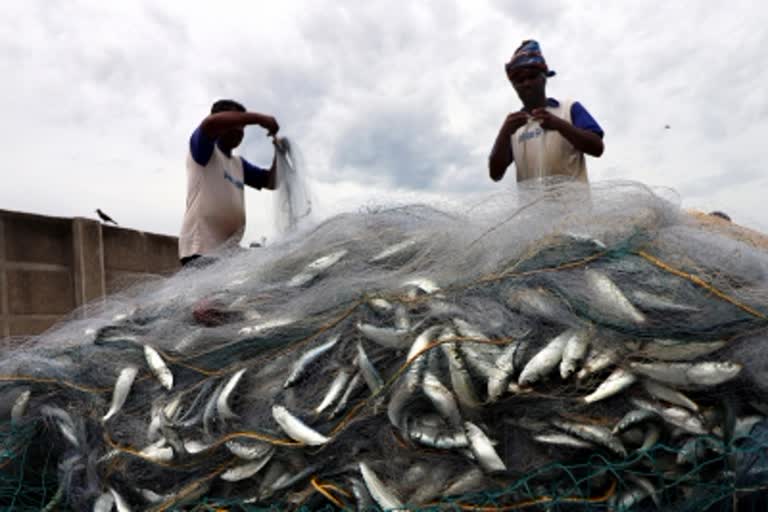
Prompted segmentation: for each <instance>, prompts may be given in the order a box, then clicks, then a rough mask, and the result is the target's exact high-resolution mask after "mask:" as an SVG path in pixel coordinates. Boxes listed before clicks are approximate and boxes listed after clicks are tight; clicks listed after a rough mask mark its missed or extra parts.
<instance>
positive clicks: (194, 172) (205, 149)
mask: <svg viewBox="0 0 768 512" xmlns="http://www.w3.org/2000/svg"><path fill="white" fill-rule="evenodd" d="M247 125H259V126H261V127H262V128H264V129H265V130H267V135H268V136H271V137H275V135H276V134H277V131H278V130H279V129H280V126H279V125H278V124H277V121H276V120H275V118H274V117H272V116H269V115H265V114H259V113H256V112H248V111H246V109H245V107H243V106H242V105H241V104H240V103H238V102H236V101H233V100H229V99H225V100H218V101H216V102H215V103H214V104H213V106H212V107H211V114H210V115H209V116H208V117H206V118H205V119H203V122H202V123H200V126H198V127H197V129H196V130H195V131H194V132H193V133H192V137H191V138H190V141H189V154H188V155H187V209H186V212H185V213H184V223H183V225H182V228H181V236H180V237H179V258H180V261H181V264H182V265H186V264H188V263H190V262H192V261H194V262H195V265H197V266H202V265H205V264H207V263H210V262H212V261H214V260H213V258H211V257H210V256H208V255H210V254H211V253H212V252H214V251H216V250H217V249H219V248H221V247H222V246H224V245H225V244H228V243H232V244H237V243H239V242H240V240H241V238H242V236H243V232H244V228H245V197H244V190H243V189H244V186H245V185H248V186H249V187H253V188H255V189H258V190H261V189H264V188H265V189H267V190H275V188H276V172H275V162H276V159H274V158H273V160H272V165H271V167H270V168H269V169H268V170H267V169H262V168H260V167H257V166H255V165H253V164H251V163H250V162H248V160H246V159H245V158H243V157H241V156H236V155H233V154H232V150H233V149H235V148H236V147H238V146H239V145H240V142H242V140H243V135H244V128H245V126H247ZM273 142H274V143H275V145H276V147H277V144H278V143H277V142H276V141H275V140H274V139H273Z"/></svg>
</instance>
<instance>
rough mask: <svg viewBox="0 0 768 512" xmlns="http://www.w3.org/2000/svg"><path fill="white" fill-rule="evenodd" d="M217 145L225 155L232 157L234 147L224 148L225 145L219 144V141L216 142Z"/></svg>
mask: <svg viewBox="0 0 768 512" xmlns="http://www.w3.org/2000/svg"><path fill="white" fill-rule="evenodd" d="M216 147H217V148H219V151H221V152H222V153H224V156H226V157H227V158H232V149H231V148H223V147H221V145H219V143H218V142H217V143H216Z"/></svg>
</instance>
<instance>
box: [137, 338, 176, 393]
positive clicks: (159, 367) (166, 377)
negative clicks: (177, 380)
mask: <svg viewBox="0 0 768 512" xmlns="http://www.w3.org/2000/svg"><path fill="white" fill-rule="evenodd" d="M144 358H145V359H146V360H147V365H148V366H149V369H150V370H152V373H153V374H154V375H155V377H157V380H158V381H160V384H161V385H162V386H163V387H164V388H165V389H167V390H170V389H171V388H172V387H173V373H171V370H170V368H168V366H167V365H166V364H165V361H163V358H162V356H161V355H160V353H159V352H158V351H157V350H155V349H154V348H153V347H150V346H149V345H144Z"/></svg>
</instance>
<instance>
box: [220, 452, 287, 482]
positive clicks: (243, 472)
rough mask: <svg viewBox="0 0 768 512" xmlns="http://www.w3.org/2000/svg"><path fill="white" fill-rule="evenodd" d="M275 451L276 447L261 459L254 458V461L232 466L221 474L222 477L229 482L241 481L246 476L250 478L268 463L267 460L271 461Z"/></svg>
mask: <svg viewBox="0 0 768 512" xmlns="http://www.w3.org/2000/svg"><path fill="white" fill-rule="evenodd" d="M274 453H275V450H274V448H272V449H271V450H269V451H268V452H267V453H265V454H264V455H263V456H262V457H261V458H260V459H257V460H254V461H252V462H248V463H247V464H241V465H239V466H235V467H233V468H230V469H228V470H226V471H225V472H223V473H222V474H221V475H220V478H221V479H222V480H224V481H227V482H239V481H241V480H245V479H246V478H250V477H252V476H253V475H255V474H256V473H258V472H259V471H261V469H262V468H263V467H264V466H266V465H267V462H269V461H270V460H271V459H272V454H274Z"/></svg>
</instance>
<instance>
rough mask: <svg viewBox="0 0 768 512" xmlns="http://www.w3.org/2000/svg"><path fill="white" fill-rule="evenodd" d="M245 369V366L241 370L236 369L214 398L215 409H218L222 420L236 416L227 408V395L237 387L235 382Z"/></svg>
mask: <svg viewBox="0 0 768 512" xmlns="http://www.w3.org/2000/svg"><path fill="white" fill-rule="evenodd" d="M245 370H246V368H242V369H241V370H238V371H237V372H236V373H235V374H234V375H233V376H232V377H230V379H229V381H227V384H226V385H225V386H224V388H223V389H222V390H221V393H220V394H219V396H218V398H217V399H216V411H218V413H219V418H221V419H222V420H227V419H230V418H236V417H237V414H235V413H234V412H232V409H230V408H229V396H230V395H231V394H232V392H233V391H234V390H235V388H236V387H237V384H238V383H239V382H240V379H241V378H242V377H243V374H244V373H245Z"/></svg>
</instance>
